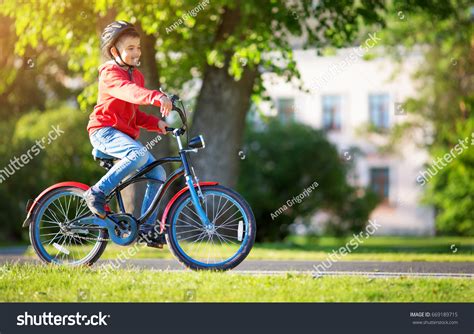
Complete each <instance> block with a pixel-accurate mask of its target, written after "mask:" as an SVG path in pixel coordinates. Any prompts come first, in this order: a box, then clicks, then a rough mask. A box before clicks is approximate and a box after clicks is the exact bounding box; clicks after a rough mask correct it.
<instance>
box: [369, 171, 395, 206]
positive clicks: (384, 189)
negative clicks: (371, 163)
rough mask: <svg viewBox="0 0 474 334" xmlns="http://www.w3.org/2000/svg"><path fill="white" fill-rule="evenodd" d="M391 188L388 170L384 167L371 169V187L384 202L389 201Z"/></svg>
mask: <svg viewBox="0 0 474 334" xmlns="http://www.w3.org/2000/svg"><path fill="white" fill-rule="evenodd" d="M389 186H390V179H389V169H388V168H386V167H383V168H371V169H370V187H371V188H372V190H373V191H374V192H375V193H376V194H377V195H379V197H380V198H382V199H383V200H384V201H387V200H388V194H389Z"/></svg>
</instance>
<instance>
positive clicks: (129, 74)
mask: <svg viewBox="0 0 474 334" xmlns="http://www.w3.org/2000/svg"><path fill="white" fill-rule="evenodd" d="M114 47H115V49H116V50H117V55H118V58H119V59H120V61H121V62H122V63H123V64H124V65H125V66H128V77H129V78H130V80H132V72H133V69H134V68H135V66H133V65H130V64H127V63H126V62H125V61H124V60H123V59H122V57H121V56H120V52H119V49H118V47H117V46H116V45H114ZM114 61H115V63H116V64H117V65H119V66H124V65H121V64H119V63H118V61H117V59H116V57H114Z"/></svg>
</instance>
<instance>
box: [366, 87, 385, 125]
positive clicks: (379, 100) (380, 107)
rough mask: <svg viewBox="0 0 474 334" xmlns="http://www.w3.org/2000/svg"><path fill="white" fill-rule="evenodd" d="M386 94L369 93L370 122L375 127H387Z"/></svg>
mask: <svg viewBox="0 0 474 334" xmlns="http://www.w3.org/2000/svg"><path fill="white" fill-rule="evenodd" d="M388 104H389V97H388V94H373V95H369V113H370V122H371V124H372V125H373V126H375V127H376V128H377V129H388V126H389V125H388V113H389V110H388V109H389V108H388Z"/></svg>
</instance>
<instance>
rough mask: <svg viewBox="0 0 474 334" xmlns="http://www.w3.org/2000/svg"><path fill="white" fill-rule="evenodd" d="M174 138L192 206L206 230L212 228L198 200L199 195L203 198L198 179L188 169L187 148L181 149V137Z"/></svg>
mask: <svg viewBox="0 0 474 334" xmlns="http://www.w3.org/2000/svg"><path fill="white" fill-rule="evenodd" d="M176 140H177V141H178V148H179V155H180V157H181V161H182V162H183V166H184V178H185V180H186V185H187V186H188V189H189V192H190V194H191V200H192V202H193V205H194V208H195V209H196V211H197V213H198V215H199V218H200V219H201V223H202V224H203V225H204V227H205V228H206V229H208V230H212V229H213V226H214V224H213V223H212V222H211V221H210V220H209V218H208V217H207V215H206V213H205V212H204V209H203V208H202V205H201V201H200V200H199V198H200V197H201V198H202V199H203V200H204V197H203V195H202V192H201V188H200V187H199V180H198V179H197V177H196V175H195V174H193V173H191V170H190V169H189V164H188V158H187V157H186V152H187V151H188V150H185V149H183V144H182V143H181V138H180V137H179V136H176ZM193 171H194V169H193ZM194 179H195V181H196V186H197V187H198V191H196V188H195V187H194V182H193V181H194ZM198 192H199V194H198Z"/></svg>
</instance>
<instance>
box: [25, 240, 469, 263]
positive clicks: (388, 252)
mask: <svg viewBox="0 0 474 334" xmlns="http://www.w3.org/2000/svg"><path fill="white" fill-rule="evenodd" d="M349 240H350V239H349V238H347V239H337V238H330V237H322V238H308V237H290V238H288V240H287V241H286V242H282V243H261V244H256V245H255V246H254V248H253V249H252V252H251V253H250V255H249V257H248V259H252V260H308V261H318V260H324V259H325V258H326V256H327V254H328V253H332V251H333V250H337V249H338V248H339V247H341V246H344V245H345V244H346V242H348V241H349ZM121 252H123V253H124V254H126V253H127V248H126V247H125V248H124V247H121V246H117V245H114V244H112V243H109V244H108V246H107V248H106V251H105V252H104V254H103V255H102V257H101V258H102V259H115V258H117V256H118V255H119V254H120V253H121ZM27 255H29V256H33V257H35V256H36V255H35V254H34V252H33V250H32V249H31V248H30V249H29V250H28V251H27ZM133 258H135V259H145V258H155V259H172V258H173V255H172V254H171V253H170V252H169V250H168V249H167V246H165V248H164V249H162V250H159V249H156V248H150V247H144V246H141V245H140V246H139V251H138V252H137V253H136V254H135V255H134V257H133ZM342 260H343V261H449V262H451V261H474V238H463V237H372V238H370V239H367V240H364V243H363V244H361V245H360V246H359V247H358V248H357V249H356V250H354V251H353V252H351V253H350V254H347V255H346V256H344V257H343V259H342Z"/></svg>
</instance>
